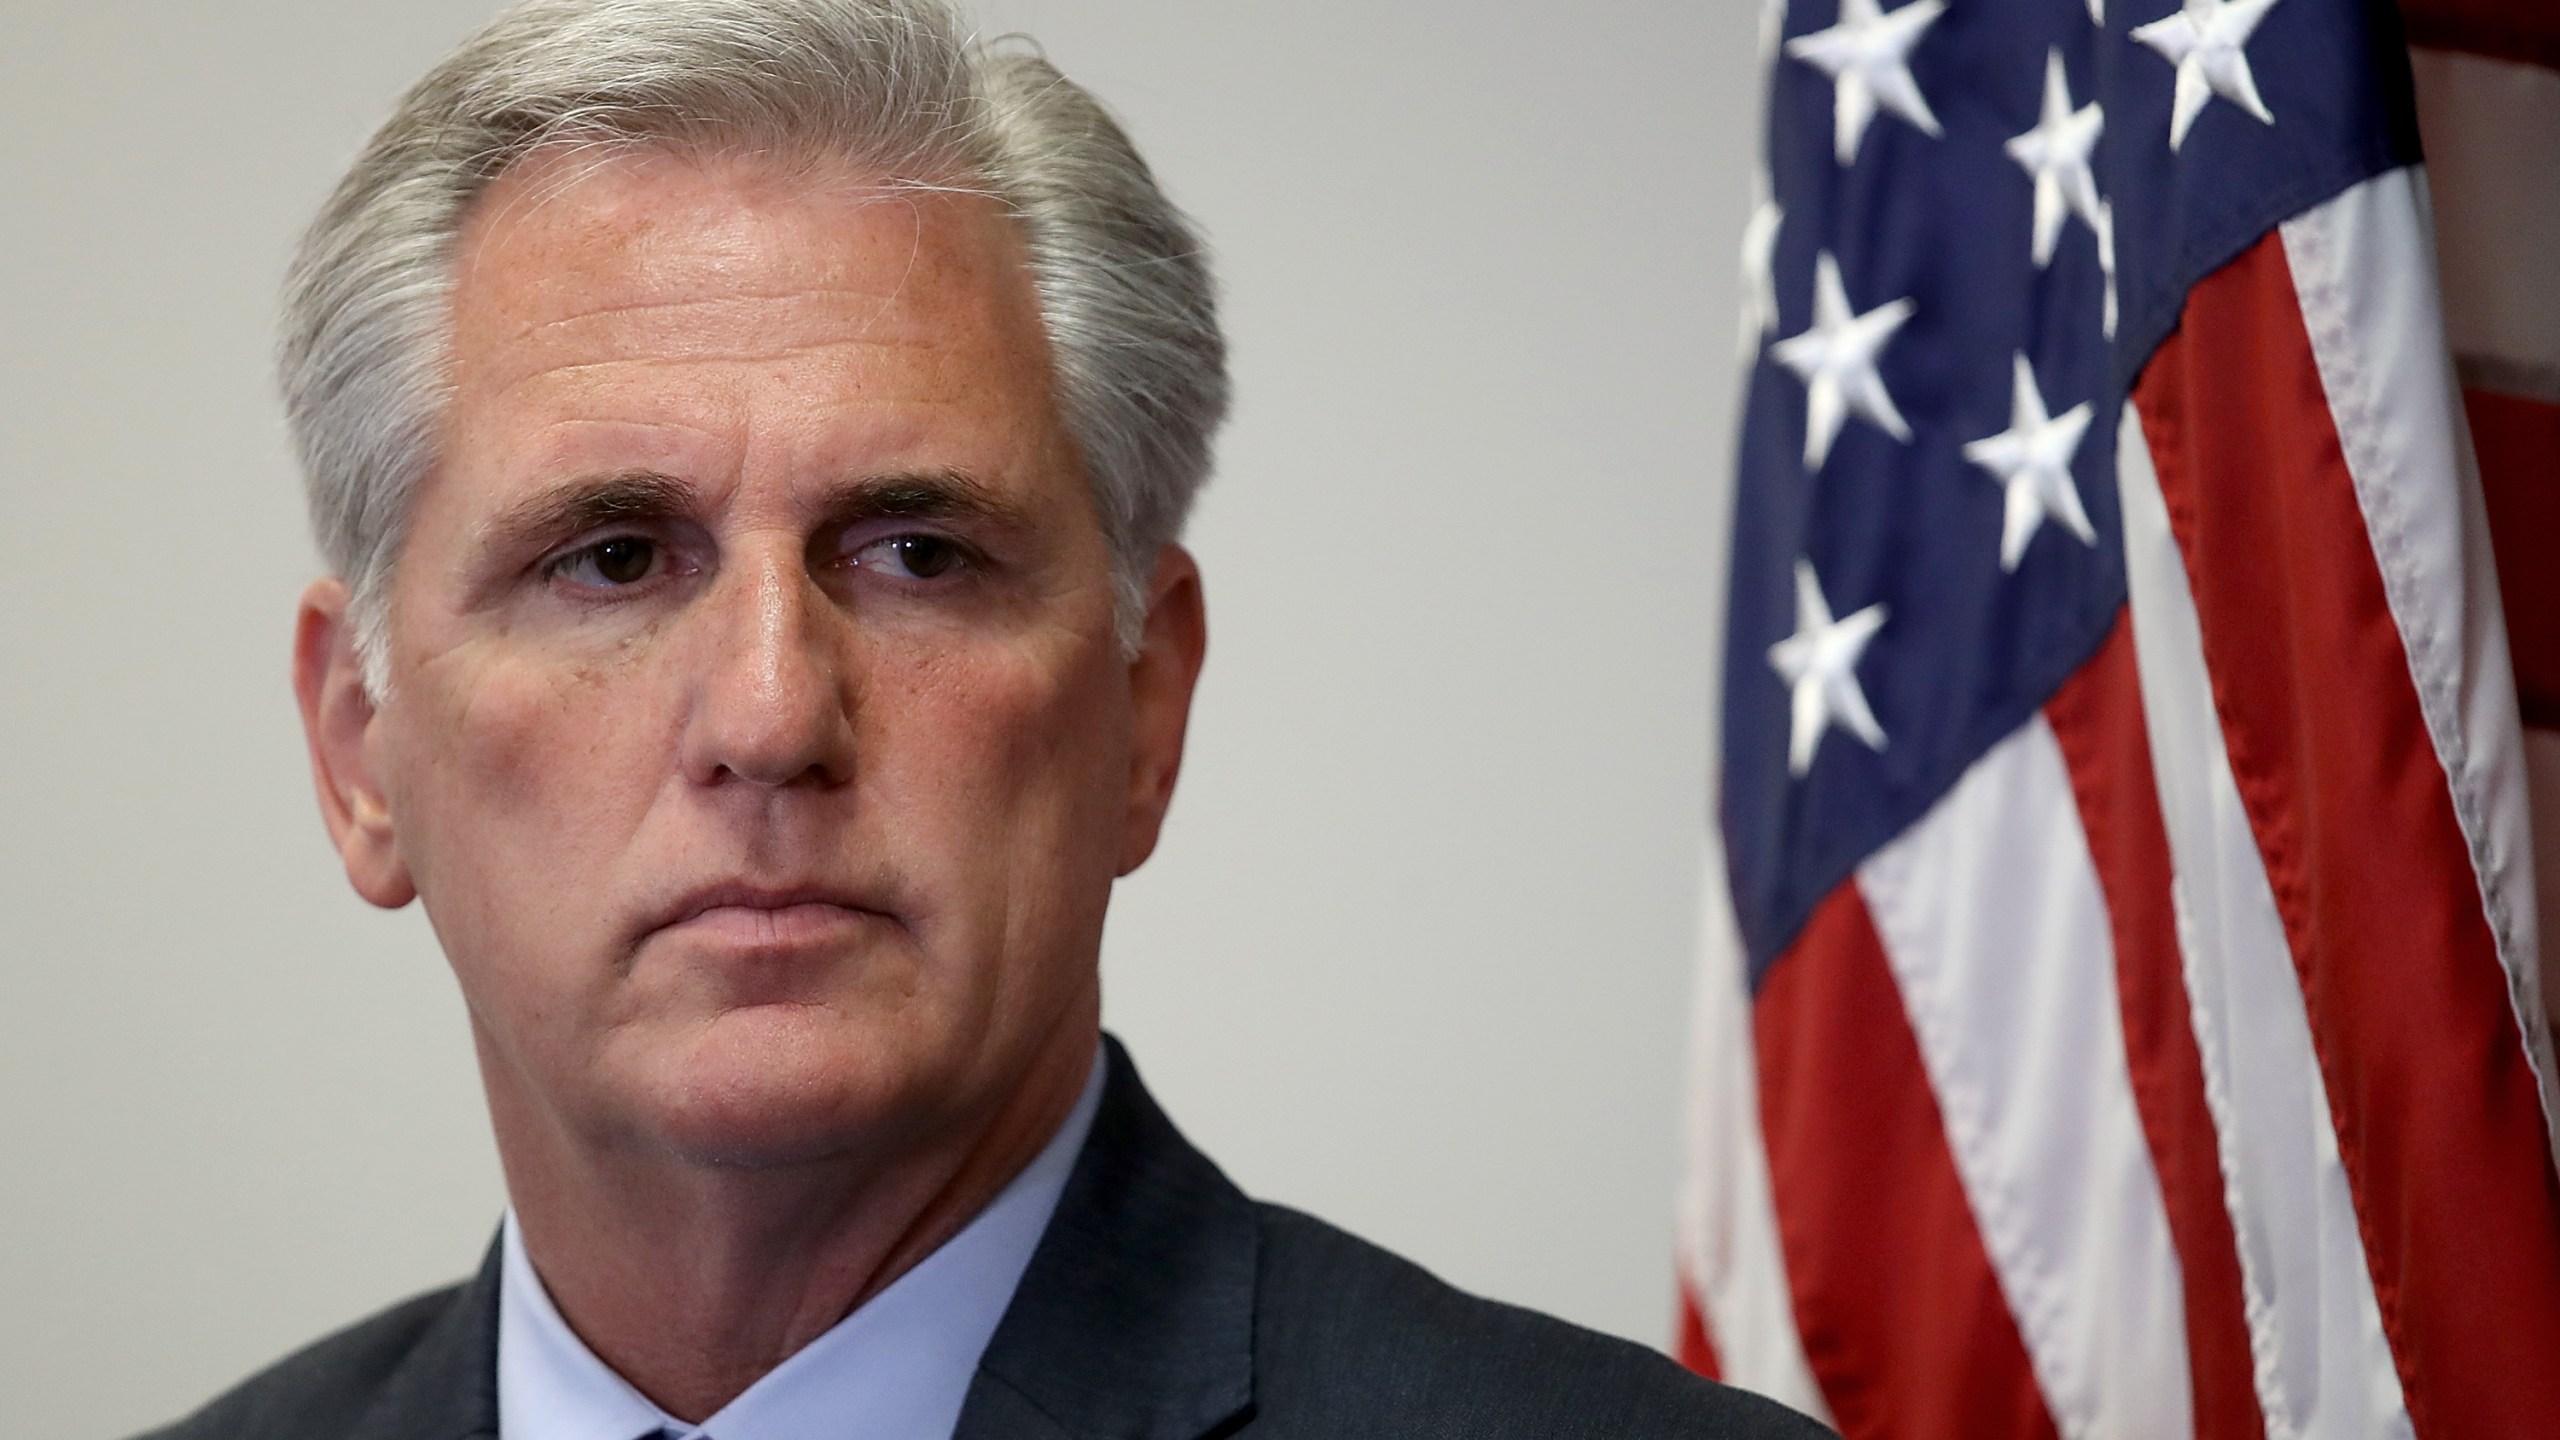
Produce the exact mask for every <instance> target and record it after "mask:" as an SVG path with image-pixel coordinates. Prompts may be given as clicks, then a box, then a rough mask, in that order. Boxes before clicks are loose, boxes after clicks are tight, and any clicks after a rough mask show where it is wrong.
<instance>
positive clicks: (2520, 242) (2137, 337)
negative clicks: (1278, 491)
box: [1680, 0, 2560, 1440]
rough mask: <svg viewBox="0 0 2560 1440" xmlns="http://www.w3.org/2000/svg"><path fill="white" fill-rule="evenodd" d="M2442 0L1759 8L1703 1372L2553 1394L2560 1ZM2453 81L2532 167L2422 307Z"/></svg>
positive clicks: (1963, 1384) (1692, 1331)
mask: <svg viewBox="0 0 2560 1440" xmlns="http://www.w3.org/2000/svg"><path fill="white" fill-rule="evenodd" d="M2412 11H2413V14H2412V16H2411V18H2410V22H2409V25H2408V27H2407V28H2406V29H2404V28H2403V24H2402V20H2401V17H2400V15H2399V13H2398V12H2397V11H2396V10H2395V9H2394V8H2393V7H2392V6H2390V5H2389V4H2387V3H2376V0H2147V3H2143V0H1944V3H1940V0H1908V3H1905V4H1902V5H1898V6H1895V5H1888V4H1886V3H1884V0H1794V3H1793V4H1787V3H1783V0H1771V3H1770V4H1769V5H1768V6H1767V8H1766V11H1765V14H1766V16H1767V25H1766V29H1765V33H1766V42H1767V43H1766V46H1765V53H1766V58H1767V61H1768V106H1767V118H1766V135H1765V148H1766V157H1765V158H1766V169H1765V174H1764V177H1763V188H1762V194H1763V196H1764V197H1765V199H1764V201H1763V203H1762V205H1761V206H1760V208H1759V212H1758V214H1757V215H1756V216H1755V218H1754V220H1753V223H1752V225H1751V227H1750V230H1749V233H1748V234H1747V236H1746V245H1745V255H1744V280H1745V291H1746V307H1747V308H1746V317H1745V344H1746V347H1747V348H1748V349H1749V350H1750V351H1751V352H1752V353H1753V355H1754V356H1755V363H1754V364H1753V366H1752V369H1751V372H1750V377H1749V383H1748V394H1747V400H1746V408H1745V412H1744V424H1743V436H1742V442H1741V455H1740V461H1739V469H1738V475H1737V486H1736V502H1735V520H1734V529H1733V536H1734V539H1733V547H1734V548H1733V562H1732V568H1731V574H1732V596H1731V608H1730V614H1729V621H1728V625H1729V628H1728V634H1727V643H1726V651H1725V669H1724V682H1723V695H1724V708H1723V761H1722V765H1721V766H1720V776H1721V793H1720V797H1719V807H1718V816H1717V818H1718V822H1719V823H1718V826H1717V838H1718V840H1719V842H1720V843H1719V845H1718V846H1717V847H1716V849H1717V852H1718V853H1717V856H1716V860H1715V863H1711V864H1710V866H1709V867H1708V874H1707V890H1708V904H1707V911H1706V916H1705V926H1706V935H1707V943H1706V948H1705V958H1704V963H1703V966H1702V973H1701V977H1700V986H1699V992H1698V1001H1697V1016H1696V1034H1697V1044H1696V1058H1695V1061H1694V1065H1693V1083H1692V1107H1691V1133H1690V1139H1689V1143H1690V1150H1691V1156H1690V1171H1689V1179H1688V1182H1687V1185H1686V1187H1685V1189H1684V1193H1683V1196H1682V1202H1681V1203H1682V1215H1681V1232H1680V1233H1681V1254H1680V1264H1681V1278H1682V1293H1683V1300H1684V1314H1683V1321H1682V1335H1683V1347H1682V1348H1683V1352H1684V1355H1685V1356H1686V1357H1687V1358H1688V1359H1690V1361H1691V1363H1693V1364H1696V1365H1698V1366H1699V1367H1700V1368H1702V1369H1708V1370H1711V1371H1714V1372H1716V1373H1721V1374H1722V1375H1724V1376H1725V1377H1726V1378H1728V1379H1731V1380H1733V1381H1735V1382H1736V1383H1740V1384H1744V1385H1747V1386H1750V1387H1752V1388H1756V1389H1761V1390H1764V1391H1765V1392H1767V1393H1769V1394H1771V1395H1773V1396H1775V1397H1777V1398H1779V1399H1782V1400H1786V1401H1788V1402H1790V1403H1793V1404H1796V1405H1798V1406H1799V1407H1801V1408H1804V1409H1807V1410H1808V1411H1811V1412H1813V1413H1816V1414H1819V1415H1823V1416H1826V1417H1828V1418H1829V1419H1831V1420H1832V1421H1833V1423H1835V1424H1836V1425H1837V1426H1838V1427H1839V1428H1840V1429H1841V1430H1842V1431H1843V1433H1844V1434H1846V1435H1849V1436H1851V1437H1860V1436H1894V1437H1923V1436H1946V1437H1950V1440H1953V1437H1969V1440H1982V1437H2004V1436H2030V1435H2046V1434H2052V1435H2056V1436H2060V1437H2066V1440H2081V1437H2091V1440H2098V1437H2118V1436H2123V1437H2136V1436H2141V1437H2151V1436H2159V1437H2177V1436H2208V1437H2244V1436H2245V1437H2260V1436H2267V1437H2293V1436H2322V1437H2326V1436H2368V1435H2369V1436H2376V1437H2385V1436H2416V1437H2421V1440H2440V1437H2441V1440H2455V1437H2469V1436H2489V1435H2501V1436H2503V1435H2521V1434H2528V1433H2542V1432H2544V1431H2546V1430H2548V1429H2550V1428H2551V1427H2552V1425H2553V1423H2554V1422H2553V1421H2552V1420H2551V1419H2550V1418H2549V1417H2551V1416H2553V1415H2560V1366H2554V1365H2552V1364H2551V1363H2550V1360H2549V1357H2551V1356H2553V1355H2556V1354H2560V1171H2555V1168H2554V1154H2555V1146H2554V1138H2555V1135H2560V1131H2555V1129H2554V1126H2553V1120H2552V1116H2553V1115H2554V1113H2555V1106H2554V1104H2553V1088H2552V1082H2553V1079H2554V1076H2555V1067H2554V1065H2553V1058H2552V1047H2551V1032H2550V1028H2549V1024H2548V1020H2549V1015H2550V1011H2549V1010H2548V1009H2547V1007H2546V999H2545V989H2546V975H2545V971H2544V969H2543V962H2542V960H2541V958H2540V956H2541V950H2542V947H2541V946H2540V944H2539V941H2538V938H2537V918H2536V917H2537V914H2538V908H2537V897H2536V886H2535V876H2534V869H2533V865H2534V859H2533V856H2534V845H2533V838H2532V826H2533V820H2534V816H2533V813H2532V801H2533V797H2534V796H2535V794H2536V786H2535V784H2534V781H2533V777H2534V775H2535V773H2536V768H2535V767H2536V764H2537V762H2542V764H2543V772H2542V773H2543V774H2544V775H2545V777H2546V780H2545V787H2544V788H2545V789H2549V787H2550V786H2551V785H2552V784H2553V783H2560V765H2553V764H2550V763H2548V752H2547V751H2546V750H2545V749H2544V748H2543V741H2541V740H2540V739H2538V738H2537V739H2532V740H2528V738H2527V736H2528V732H2526V731H2525V730H2524V729H2522V728H2521V726H2520V715H2521V719H2522V721H2523V722H2526V723H2533V722H2537V721H2539V722H2541V723H2545V724H2560V663H2554V662H2555V661H2560V651H2555V649H2554V648H2553V643H2552V640H2551V638H2549V637H2550V634H2551V632H2550V628H2549V627H2550V626H2551V625H2552V624H2553V623H2555V622H2553V621H2552V620H2551V618H2550V617H2551V616H2552V615H2554V614H2560V606H2555V604H2554V602H2555V601H2560V595H2555V594H2553V593H2551V592H2550V590H2549V589H2548V587H2549V586H2550V585H2552V584H2554V583H2560V582H2554V581H2552V580H2551V579H2550V578H2549V576H2548V575H2546V574H2544V573H2543V567H2545V566H2547V564H2548V562H2547V561H2545V560H2543V558H2542V557H2541V556H2539V555H2538V554H2536V553H2535V552H2534V549H2533V546H2532V545H2531V544H2530V543H2528V542H2527V541H2525V540H2523V539H2521V538H2518V537H2519V536H2521V535H2524V534H2529V533H2531V532H2530V531H2528V530H2526V529H2525V528H2523V527H2527V526H2530V525H2531V524H2532V523H2533V520H2532V517H2534V516H2536V515H2540V516H2542V517H2544V518H2545V519H2546V520H2548V519H2554V518H2560V482H2555V480H2554V478H2553V469H2554V466H2553V461H2552V458H2551V457H2552V456H2553V455H2554V454H2555V453H2560V448H2555V446H2554V444H2553V443H2552V442H2554V441H2560V383H2554V382H2555V381H2560V286H2554V285H2552V284H2551V283H2550V282H2549V279H2548V270H2547V265H2548V261H2547V259H2546V260H2544V261H2542V262H2541V263H2542V264H2543V266H2544V267H2546V268H2544V269H2543V270H2542V271H2540V272H2539V273H2536V272H2534V271H2532V270H2530V269H2519V268H2517V264H2516V261H2517V257H2518V256H2520V255H2523V254H2525V253H2527V252H2528V251H2529V250H2530V248H2531V246H2532V245H2533V244H2535V243H2536V242H2538V241H2540V240H2542V239H2544V238H2546V234H2545V232H2546V230H2548V231H2551V232H2554V233H2552V234H2550V235H2549V236H2548V237H2547V238H2549V239H2552V240H2560V70H2554V69H2549V68H2544V67H2547V66H2548V65H2549V63H2550V60H2551V57H2552V56H2553V55H2555V54H2560V18H2555V19H2546V20H2541V21H2539V22H2536V21H2535V20H2534V18H2533V17H2532V16H2529V15H2526V14H2525V13H2524V7H2522V6H2520V5H2509V6H2505V7H2501V6H2497V5H2492V4H2487V3H2483V0H2437V3H2435V4H2434V5H2433V6H2432V7H2430V6H2428V5H2424V4H2413V5H2412ZM2537 35H2539V36H2541V37H2543V38H2539V39H2537V38H2535V37H2536V36H2537ZM2412 38H2415V39H2417V40H2418V41H2420V42H2422V47H2423V48H2421V49H2420V50H2419V51H2418V53H2417V59H2416V62H2415V66H2414V70H2413V66H2412V61H2411V58H2410V52H2409V50H2408V48H2407V47H2408V45H2409V43H2410V40H2411V39H2412ZM2480 66H2499V67H2505V68H2504V69H2501V70H2497V71H2495V72H2491V75H2492V78H2494V80H2495V82H2496V83H2494V84H2492V83H2489V81H2487V80H2484V79H2482V77H2481V76H2480V75H2478V74H2474V73H2473V71H2475V70H2477V69H2478V67H2480ZM2510 72H2518V73H2510ZM2519 75H2520V76H2521V78H2519ZM2422 113H2423V114H2424V116H2425V120H2426V126H2427V130H2426V135H2427V140H2428V145H2429V146H2431V147H2434V148H2435V149H2438V150H2442V149H2444V148H2445V146H2446V145H2448V144H2450V140H2449V139H2443V138H2440V137H2452V136H2455V135H2457V134H2459V135H2464V136H2472V137H2477V136H2479V135H2483V134H2490V133H2504V134H2505V136H2506V138H2507V139H2508V140H2509V141H2510V142H2511V143H2510V144H2509V145H2508V146H2507V147H2506V149H2505V150H2504V151H2503V152H2501V153H2500V154H2498V155H2496V156H2494V157H2488V158H2464V159H2459V160H2445V161H2440V162H2439V165H2438V168H2439V169H2441V170H2442V171H2443V172H2444V173H2443V175H2442V176H2441V179H2442V182H2443V184H2444V187H2445V189H2446V190H2447V192H2448V193H2447V195H2446V198H2445V200H2444V213H2445V217H2446V221H2445V223H2446V233H2445V238H2444V240H2443V242H2442V249H2443V252H2444V254H2445V257H2446V258H2445V262H2444V265H2443V272H2444V280H2443V285H2442V288H2441V289H2440V288H2439V280H2438V271H2439V266H2438V259H2437V252H2438V248H2439V247H2438V241H2437V239H2436V233H2437V232H2436V220H2437V214H2436V193H2435V189H2434V188H2433V181H2432V179H2431V176H2430V173H2429V168H2428V166H2427V164H2426V162H2425V156H2424V155H2423V154H2422V148H2421V132H2420V117H2421V114H2422ZM2446 117H2451V118H2446ZM2537 121H2541V122H2546V123H2543V124H2542V126H2541V128H2539V129H2533V128H2529V127H2531V126H2532V125H2533V124H2534V123H2536V122H2537ZM2519 127H2527V128H2521V129H2520V128H2519ZM2470 143H2471V144H2473V145H2475V146H2476V145H2477V144H2478V143H2479V142H2478V140H2477V138H2473V139H2472V140H2471V141H2470ZM2519 152H2521V153H2522V154H2523V155H2524V157H2525V158H2521V159H2520V158H2518V154H2519ZM2537 166H2538V168H2536V167H2537ZM2520 174H2521V175H2523V178H2521V179H2519V178H2518V176H2519V175H2520ZM2536 186H2539V187H2541V188H2539V189H2537V188H2535V187H2536ZM2518 196H2522V199H2518V198H2517V197H2518ZM2546 201H2547V202H2548V203H2545V202H2546ZM2483 217H2485V218H2483ZM2457 226H2462V227H2470V228H2465V229H2463V230H2462V233H2461V234H2460V235H2459V236H2457V235H2456V234H2455V233H2454V232H2455V229H2456V228H2457ZM2519 236H2521V237H2522V238H2521V239H2518V238H2517V237H2519ZM2553 253H2560V250H2556V249H2551V248H2545V249H2542V250H2540V251H2539V254H2540V255H2542V256H2548V255H2550V254H2553ZM2483 287H2486V290H2487V298H2483ZM2501 287H2503V288H2501ZM2537 306H2539V307H2541V308H2540V309H2539V310H2537V309H2536V308H2535V307H2537ZM2475 436H2476V437H2477V443H2476V445H2475V440H2474V437H2475ZM2484 477H2485V479H2486V485H2485V486H2484V483H2483V481H2484ZM2518 517H2523V518H2522V519H2519V518H2518ZM2541 533H2542V534H2543V535H2544V536H2546V537H2547V536H2548V535H2550V534H2553V533H2560V531H2555V530H2554V529H2551V528H2548V527H2546V528H2545V529H2544V530H2543V531H2542V532H2541ZM2493 537H2495V538H2494V539H2493ZM2502 575H2503V578H2504V591H2505V600H2504V604H2503V606H2502V604H2501V596H2500V587H2501V577H2502ZM2536 605H2540V606H2542V607H2543V608H2540V609H2535V608H2533V607H2535V606H2536ZM2508 613H2514V614H2517V615H2519V616H2521V617H2524V618H2521V619H2520V620H2519V621H2518V623H2517V626H2516V628H2515V631H2514V636H2513V642H2512V645H2511V639H2510V631H2509V628H2508V626H2507V623H2506V620H2505V618H2504V617H2505V615H2506V614H2508ZM2520 695H2521V697H2522V699H2521V711H2520V709H2519V696H2520ZM2546 706H2548V707H2551V708H2550V709H2549V710H2546V709H2545V708H2544V707H2546ZM2556 738H2560V737H2556ZM2546 823H2548V822H2547V821H2546ZM2553 839H2555V840H2560V837H2553ZM2546 848H2547V849H2553V850H2560V845H2554V844H2553V843H2552V842H2551V841H2550V840H2546ZM2543 908H2548V906H2547V905H2545V906H2544V907H2543Z"/></svg>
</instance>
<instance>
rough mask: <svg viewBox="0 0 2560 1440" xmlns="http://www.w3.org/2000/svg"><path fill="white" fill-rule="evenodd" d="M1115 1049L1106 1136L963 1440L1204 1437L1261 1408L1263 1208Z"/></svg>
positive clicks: (997, 1341) (1086, 1160) (1009, 1325)
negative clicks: (1256, 1355)
mask: <svg viewBox="0 0 2560 1440" xmlns="http://www.w3.org/2000/svg"><path fill="white" fill-rule="evenodd" d="M1103 1043H1104V1045H1105V1046H1106V1047H1107V1048H1108V1051H1109V1057H1110V1058H1109V1067H1110V1070H1109V1075H1108V1077H1107V1078H1106V1079H1105V1080H1104V1081H1103V1092H1102V1105H1101V1108H1100V1110H1099V1111H1097V1112H1096V1114H1095V1116H1094V1122H1093V1133H1092V1134H1091V1136H1090V1137H1088V1138H1087V1139H1086V1141H1085V1146H1084V1153H1083V1154H1082V1155H1081V1156H1079V1157H1078V1158H1077V1161H1076V1168H1075V1171H1074V1173H1073V1174H1072V1175H1071V1176H1070V1177H1069V1179H1068V1181H1067V1188H1066V1192H1065V1193H1064V1194H1063V1195H1062V1196H1061V1197H1060V1198H1059V1201H1058V1213H1057V1214H1056V1216H1055V1217H1053V1218H1052V1219H1051V1220H1050V1222H1049V1229H1048V1231H1047V1233H1046V1234H1044V1235H1043V1236H1042V1237H1041V1240H1040V1248H1039V1249H1038V1250H1037V1251H1036V1252H1034V1254H1033V1255H1032V1257H1031V1266H1030V1269H1029V1270H1027V1271H1025V1272H1024V1274H1023V1277H1022V1285H1021V1288H1019V1289H1018V1290H1016V1291H1015V1292H1014V1297H1013V1304H1012V1306H1011V1307H1010V1308H1009V1309H1007V1310H1006V1311H1005V1317H1004V1321H1003V1323H1002V1324H1000V1325H998V1326H997V1327H996V1333H995V1338H994V1340H993V1341H991V1342H990V1343H989V1344H988V1346H987V1353H986V1356H985V1358H984V1359H982V1360H981V1361H980V1362H979V1365H978V1375H977V1378H976V1380H975V1381H974V1382H973V1383H972V1384H971V1386H970V1389H969V1399H968V1403H967V1405H966V1406H965V1407H964V1408H963V1409H962V1410H961V1412H960V1425H959V1428H958V1430H957V1432H956V1433H955V1435H954V1440H1094V1437H1103V1436H1110V1437H1115V1440H1197V1437H1199V1436H1201V1435H1203V1434H1206V1433H1208V1432H1209V1431H1211V1430H1213V1429H1215V1428H1217V1427H1218V1426H1219V1425H1221V1424H1222V1423H1224V1422H1226V1421H1227V1420H1230V1419H1232V1418H1233V1417H1234V1416H1235V1415H1237V1414H1238V1413H1239V1412H1241V1411H1243V1410H1244V1409H1246V1408H1247V1407H1249V1406H1250V1405H1251V1404H1252V1403H1253V1299H1254V1273H1255V1266H1256V1264H1257V1261H1258V1259H1259V1250H1260V1239H1259V1227H1258V1225H1257V1222H1256V1219H1255V1215H1254V1209H1253V1203H1252V1202H1251V1201H1249V1200H1247V1199H1246V1198H1245V1197H1244V1194H1243V1193H1242V1192H1241V1191H1239V1190H1237V1189H1236V1188H1235V1186H1234V1185H1233V1184H1232V1183H1230V1182H1229V1181H1228V1179H1227V1177H1226V1176H1225V1175H1223V1174H1221V1173H1220V1172H1219V1170H1218V1167H1217V1166H1215V1165H1213V1164H1211V1163H1210V1162H1209V1159H1208V1157H1206V1156H1204V1155H1202V1154H1201V1153H1200V1152H1199V1151H1197V1150H1194V1149H1193V1148H1191V1145H1190V1143H1189V1142H1188V1141H1186V1140H1184V1139H1183V1138H1182V1136H1181V1134H1180V1133H1179V1132H1178V1131H1176V1130H1175V1129H1174V1128H1173V1122H1171V1121H1170V1120H1167V1119H1166V1118H1165V1115H1164V1112H1163V1111H1161V1110H1159V1109H1157V1108H1156V1104H1155V1101H1154V1100H1153V1099H1152V1098H1151V1097H1149V1096H1148V1094H1147V1091H1146V1087H1145V1086H1144V1085H1142V1084H1140V1083H1139V1081H1138V1072H1137V1069H1136V1067H1135V1066H1133V1065H1132V1064H1131V1063H1130V1061H1129V1055H1128V1052H1127V1051H1126V1050H1123V1049H1122V1048H1121V1047H1120V1043H1119V1042H1118V1041H1116V1040H1112V1039H1110V1038H1109V1037H1105V1039H1104V1041H1103Z"/></svg>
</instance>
